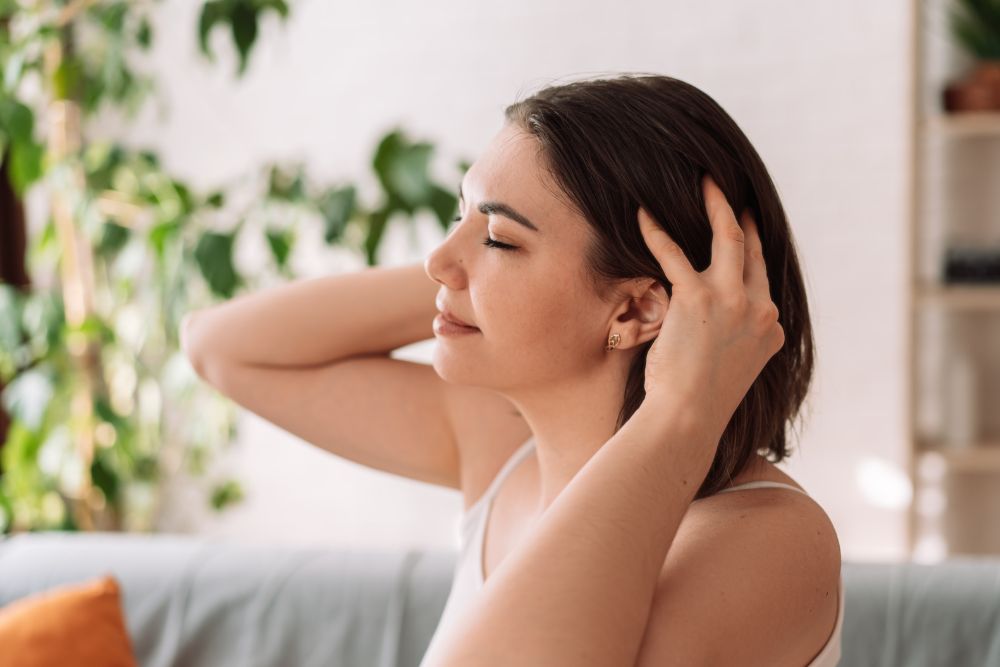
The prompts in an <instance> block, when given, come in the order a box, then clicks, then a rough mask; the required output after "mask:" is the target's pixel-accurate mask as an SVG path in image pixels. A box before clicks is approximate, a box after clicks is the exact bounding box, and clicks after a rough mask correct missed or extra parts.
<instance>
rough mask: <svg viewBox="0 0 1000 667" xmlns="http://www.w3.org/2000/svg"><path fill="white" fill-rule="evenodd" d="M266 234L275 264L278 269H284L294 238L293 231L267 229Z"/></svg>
mask: <svg viewBox="0 0 1000 667" xmlns="http://www.w3.org/2000/svg"><path fill="white" fill-rule="evenodd" d="M266 234H267V244H268V246H270V248H271V255H272V256H273V257H274V262H275V264H277V265H278V268H279V269H284V268H285V265H286V264H287V262H288V255H289V254H290V253H291V250H292V243H293V242H294V240H295V232H294V231H292V230H290V229H268V230H267V232H266Z"/></svg>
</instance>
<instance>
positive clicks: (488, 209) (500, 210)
mask: <svg viewBox="0 0 1000 667" xmlns="http://www.w3.org/2000/svg"><path fill="white" fill-rule="evenodd" d="M458 198H459V199H461V200H463V201H464V200H465V197H464V196H462V182H461V181H459V183H458ZM479 212H480V213H485V214H486V215H489V214H491V213H495V214H497V215H502V216H503V217H505V218H510V219H511V220H513V221H514V222H516V223H519V224H521V225H524V226H525V227H527V228H528V229H531V230H534V231H536V232H537V231H538V227H536V226H535V223H533V222H531V220H528V218H527V217H525V216H523V215H521V214H520V213H518V212H517V211H515V210H514V209H513V208H511V207H510V206H508V205H507V204H504V203H503V202H501V201H484V202H480V204H479Z"/></svg>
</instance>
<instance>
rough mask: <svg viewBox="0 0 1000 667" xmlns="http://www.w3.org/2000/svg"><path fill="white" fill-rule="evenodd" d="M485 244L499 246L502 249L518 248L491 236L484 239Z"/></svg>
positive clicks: (492, 246) (491, 246)
mask: <svg viewBox="0 0 1000 667" xmlns="http://www.w3.org/2000/svg"><path fill="white" fill-rule="evenodd" d="M483 245H484V246H489V247H490V248H499V249H500V250H517V246H516V245H508V244H506V243H501V242H500V241H497V240H496V239H492V238H490V237H489V236H487V237H486V238H485V239H483Z"/></svg>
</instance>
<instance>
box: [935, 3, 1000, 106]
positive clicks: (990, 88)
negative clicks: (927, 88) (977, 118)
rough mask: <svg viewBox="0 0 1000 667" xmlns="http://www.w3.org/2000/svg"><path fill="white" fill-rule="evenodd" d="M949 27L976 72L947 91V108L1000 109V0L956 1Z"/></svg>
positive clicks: (952, 85)
mask: <svg viewBox="0 0 1000 667" xmlns="http://www.w3.org/2000/svg"><path fill="white" fill-rule="evenodd" d="M948 18H949V27H950V30H951V34H952V37H953V38H954V39H955V41H956V43H957V44H958V45H959V46H960V47H961V48H962V50H964V51H965V52H966V54H968V55H969V56H970V57H972V58H973V59H974V66H973V69H972V71H971V72H970V73H969V74H968V75H967V76H965V77H963V78H962V79H961V80H960V81H955V82H952V83H950V84H949V85H948V86H947V87H946V88H945V90H944V94H943V99H942V101H943V105H944V108H945V109H946V110H947V111H1000V0H953V2H952V4H951V5H950V6H949V14H948Z"/></svg>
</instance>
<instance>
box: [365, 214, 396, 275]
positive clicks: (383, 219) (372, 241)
mask: <svg viewBox="0 0 1000 667" xmlns="http://www.w3.org/2000/svg"><path fill="white" fill-rule="evenodd" d="M390 210H391V209H390V208H388V207H383V208H380V209H378V210H377V211H374V212H373V213H372V214H371V215H369V216H368V234H367V236H366V237H365V260H366V261H367V262H368V265H369V266H375V264H376V263H377V260H378V257H377V254H378V244H379V242H380V241H381V240H382V233H383V232H384V231H385V227H386V223H387V222H388V221H389V213H390Z"/></svg>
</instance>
